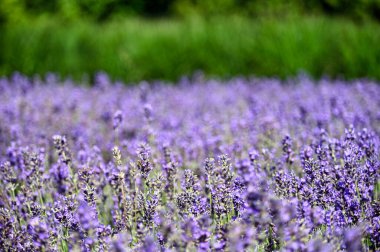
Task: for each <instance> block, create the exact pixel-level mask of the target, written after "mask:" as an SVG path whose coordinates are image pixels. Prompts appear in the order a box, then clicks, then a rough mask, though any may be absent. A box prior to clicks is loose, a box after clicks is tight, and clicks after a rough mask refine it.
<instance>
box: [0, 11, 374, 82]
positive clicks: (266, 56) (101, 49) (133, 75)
mask: <svg viewBox="0 0 380 252" xmlns="http://www.w3.org/2000/svg"><path fill="white" fill-rule="evenodd" d="M0 29H1V31H0V32H1V36H0V48H1V49H0V50H1V52H0V75H10V74H12V73H13V72H14V71H19V72H21V73H24V74H27V75H34V74H40V75H44V74H46V73H47V72H55V73H58V74H60V75H61V76H63V77H67V76H71V77H73V78H75V79H81V78H82V77H83V76H84V75H88V76H93V75H94V74H95V73H96V72H98V71H105V72H107V73H108V74H109V75H110V76H111V77H112V78H113V79H120V80H123V81H125V82H137V81H140V80H154V79H161V80H169V81H176V80H177V79H178V78H180V77H181V76H183V75H191V74H193V73H194V72H195V71H198V70H200V71H203V72H204V74H205V75H206V76H210V77H218V78H229V77H233V76H236V75H243V76H251V75H255V76H274V77H279V78H287V77H289V76H292V75H296V74H298V73H299V72H300V71H302V72H306V73H308V74H310V75H311V76H313V77H316V78H319V77H321V76H324V75H328V76H330V77H333V78H336V77H344V78H348V79H351V78H360V77H366V78H373V79H377V80H380V70H379V69H380V25H379V24H378V23H374V22H365V23H355V22H354V21H349V20H344V19H337V18H334V19H332V18H327V17H299V18H297V17H293V18H288V19H283V20H277V19H249V18H242V17H214V18H210V19H205V18H196V17H192V18H189V19H182V20H175V19H162V20H147V19H136V18H134V19H126V20H118V21H110V22H106V23H103V24H96V23H91V22H86V21H77V22H62V21H58V20H51V21H46V20H45V21H31V22H29V23H23V24H18V25H14V26H12V25H7V26H3V27H2V28H0Z"/></svg>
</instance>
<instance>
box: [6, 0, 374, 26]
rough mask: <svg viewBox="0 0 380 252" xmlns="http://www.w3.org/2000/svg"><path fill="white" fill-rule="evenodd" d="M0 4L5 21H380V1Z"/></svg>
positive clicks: (11, 0)
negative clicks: (206, 18)
mask: <svg viewBox="0 0 380 252" xmlns="http://www.w3.org/2000/svg"><path fill="white" fill-rule="evenodd" d="M0 6H1V8H0V22H2V23H15V22H16V23H17V22H19V21H20V19H26V18H31V17H32V18H36V17H40V16H55V17H59V18H62V19H64V20H67V19H69V20H74V19H82V18H85V19H89V20H93V21H98V22H103V21H106V20H109V19H112V18H113V17H117V16H121V15H123V16H125V15H140V16H149V17H152V16H161V17H162V16H168V15H170V16H182V17H188V16H193V15H203V16H210V15H211V16H213V15H231V14H233V15H236V14H238V15H245V16H249V17H267V16H273V17H282V16H293V15H314V14H319V15H320V14H322V15H338V16H345V17H349V18H351V19H356V20H365V19H374V20H380V0H355V1H352V0H308V1H302V0H270V1H269V0H127V1H126V0H102V1H99V0H33V1H31V0H0Z"/></svg>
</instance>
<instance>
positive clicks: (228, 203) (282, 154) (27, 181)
mask: <svg viewBox="0 0 380 252" xmlns="http://www.w3.org/2000/svg"><path fill="white" fill-rule="evenodd" d="M57 80H58V79H57V78H54V77H53V76H49V77H48V78H47V80H46V81H43V80H41V79H38V78H36V79H33V80H31V79H28V78H26V77H24V76H22V75H15V76H13V77H12V78H9V79H7V78H2V79H0V101H1V103H0V181H1V182H0V189H1V190H0V251H379V250H380V148H379V146H380V99H379V97H380V85H379V84H378V83H372V82H370V81H367V80H358V81H354V82H352V83H346V82H342V81H331V80H327V79H323V80H320V81H319V82H317V83H316V82H313V81H311V80H309V79H307V78H305V77H299V78H297V79H293V80H289V83H287V85H283V83H281V82H280V81H278V80H275V79H250V80H245V79H233V80H231V81H228V82H226V83H219V82H217V81H212V80H211V81H203V80H198V82H196V83H192V82H191V81H189V80H187V79H183V80H182V81H181V82H180V83H178V85H177V86H168V85H164V84H160V83H151V84H147V83H145V82H143V83H141V84H140V85H137V86H135V87H126V86H124V85H122V84H121V83H111V81H110V79H109V78H108V77H107V76H106V75H104V74H101V75H99V76H98V77H97V78H96V83H95V85H94V86H93V87H84V86H79V85H75V83H72V82H71V81H70V80H67V81H65V82H64V83H59V82H58V81H57Z"/></svg>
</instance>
